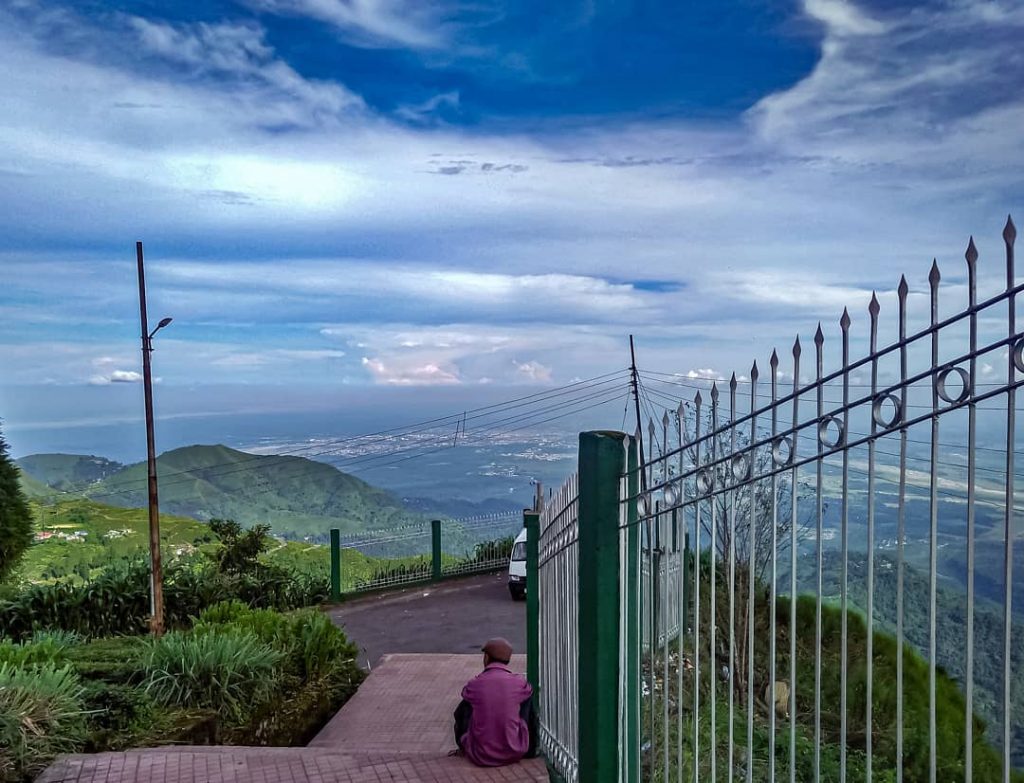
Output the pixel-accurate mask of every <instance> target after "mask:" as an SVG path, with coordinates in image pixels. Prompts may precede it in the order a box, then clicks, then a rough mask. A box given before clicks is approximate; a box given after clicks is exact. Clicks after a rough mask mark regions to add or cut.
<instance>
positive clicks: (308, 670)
mask: <svg viewBox="0 0 1024 783" xmlns="http://www.w3.org/2000/svg"><path fill="white" fill-rule="evenodd" d="M291 634H292V637H293V638H294V640H295V641H294V645H293V648H292V654H293V655H294V656H295V659H297V660H298V661H300V662H301V671H300V675H301V676H302V678H303V679H305V680H319V679H323V678H325V677H327V676H328V675H329V674H330V673H331V672H333V671H335V670H336V669H339V668H354V664H355V659H356V654H357V650H356V646H355V645H354V644H352V643H351V642H350V641H349V640H348V638H347V637H346V636H345V634H344V632H343V631H342V630H341V629H340V628H338V626H336V625H335V624H334V623H332V622H331V618H329V617H328V616H327V615H325V614H323V613H322V612H319V611H317V610H315V609H306V610H303V611H300V612H296V613H295V614H294V615H293V618H292V622H291Z"/></svg>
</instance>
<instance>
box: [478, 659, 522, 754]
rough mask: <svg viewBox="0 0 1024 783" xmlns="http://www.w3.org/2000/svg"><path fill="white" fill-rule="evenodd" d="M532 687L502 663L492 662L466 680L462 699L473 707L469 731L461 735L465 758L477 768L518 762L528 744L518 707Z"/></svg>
mask: <svg viewBox="0 0 1024 783" xmlns="http://www.w3.org/2000/svg"><path fill="white" fill-rule="evenodd" d="M532 693H533V689H532V688H531V687H530V684H529V683H528V682H527V681H526V679H525V678H524V677H523V676H522V675H519V674H515V673H514V672H513V671H512V670H511V669H509V668H508V666H507V665H505V664H503V663H492V664H489V665H488V666H487V668H486V669H484V670H483V671H482V672H480V674H478V675H477V676H476V677H474V678H473V679H472V680H470V681H469V682H468V683H466V687H465V688H463V689H462V698H463V699H465V700H466V701H468V702H469V703H470V704H471V705H472V706H473V716H472V718H471V720H470V722H469V731H468V732H466V734H465V735H464V736H463V738H462V749H463V751H465V753H466V757H467V758H468V759H469V760H470V761H472V762H473V763H474V764H476V765H478V766H481V767H500V766H502V765H503V764H514V763H515V762H517V761H519V760H520V759H521V758H522V757H523V756H524V755H525V754H526V751H527V749H528V748H529V747H530V730H529V728H528V727H527V725H526V721H524V720H523V719H522V718H520V717H519V708H520V706H521V705H522V703H523V702H524V701H526V700H527V699H528V698H530V695H531V694H532Z"/></svg>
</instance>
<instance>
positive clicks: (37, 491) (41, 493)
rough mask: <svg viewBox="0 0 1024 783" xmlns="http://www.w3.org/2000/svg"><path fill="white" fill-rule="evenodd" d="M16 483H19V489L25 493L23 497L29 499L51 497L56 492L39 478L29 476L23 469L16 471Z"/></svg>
mask: <svg viewBox="0 0 1024 783" xmlns="http://www.w3.org/2000/svg"><path fill="white" fill-rule="evenodd" d="M18 483H19V484H21V491H22V492H24V493H25V497H27V498H31V499H41V498H49V497H53V495H54V494H56V492H57V490H55V489H53V488H52V487H48V486H46V484H44V483H43V482H42V481H40V480H39V479H36V478H33V477H32V476H30V475H29V474H28V473H26V472H25V471H24V470H19V472H18Z"/></svg>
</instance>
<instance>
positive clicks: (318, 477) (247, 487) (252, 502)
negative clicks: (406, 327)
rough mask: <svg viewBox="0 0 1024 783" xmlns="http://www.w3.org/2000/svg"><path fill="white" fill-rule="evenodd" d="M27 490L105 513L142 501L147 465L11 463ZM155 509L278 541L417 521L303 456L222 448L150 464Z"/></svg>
mask: <svg viewBox="0 0 1024 783" xmlns="http://www.w3.org/2000/svg"><path fill="white" fill-rule="evenodd" d="M18 465H19V467H20V468H21V469H22V471H23V473H24V474H25V475H26V476H27V479H28V480H27V481H26V484H27V485H29V486H30V487H31V488H32V489H33V493H32V494H34V495H36V496H38V495H39V487H38V484H34V483H33V481H34V482H40V483H42V484H45V485H47V486H49V487H51V488H53V489H54V490H57V491H58V492H59V493H74V494H80V495H82V496H85V497H89V498H94V499H96V500H99V501H101V502H103V503H106V504H109V505H112V506H121V507H124V508H139V507H143V506H145V505H146V504H147V502H148V495H147V484H146V464H145V463H144V462H140V463H136V464H134V465H128V466H124V465H120V464H119V463H116V462H112V461H110V460H105V459H103V458H102V457H95V456H81V455H69V454H35V455H31V456H28V457H23V458H22V459H19V460H18ZM157 471H158V475H159V477H160V510H161V511H162V512H167V513H171V514H178V515H181V516H188V517H192V518H194V519H199V520H204V521H205V520H209V519H212V518H217V517H220V518H230V519H235V520H237V521H238V522H240V523H242V524H244V525H255V524H260V523H267V524H269V525H271V526H272V528H273V530H274V532H275V533H276V534H278V535H283V536H288V537H295V538H304V537H307V536H309V537H312V538H313V539H316V540H323V539H325V538H326V537H327V535H328V531H329V530H330V528H332V527H337V528H340V529H341V530H342V531H344V532H358V531H360V530H366V529H382V528H390V527H395V526H398V525H404V524H409V523H410V522H414V521H418V520H421V519H422V517H421V516H420V515H418V514H416V513H414V512H411V511H409V510H407V509H406V508H405V507H404V506H403V504H402V502H401V500H399V499H398V498H397V497H395V496H394V495H392V494H391V493H389V492H387V491H385V490H382V489H379V488H377V487H373V486H371V485H370V484H367V483H366V482H365V481H362V480H361V479H358V478H356V477H354V476H350V475H349V474H347V473H343V472H341V471H340V470H338V469H337V468H334V467H332V466H330V465H327V464H325V463H323V462H317V461H315V460H310V459H306V458H304V457H293V456H276V455H256V454H249V453H246V452H242V451H237V450H235V449H232V448H229V447H227V446H221V445H217V446H202V445H197V446H186V447H184V448H179V449H174V450H172V451H168V452H165V453H164V454H161V455H160V456H159V457H158V458H157Z"/></svg>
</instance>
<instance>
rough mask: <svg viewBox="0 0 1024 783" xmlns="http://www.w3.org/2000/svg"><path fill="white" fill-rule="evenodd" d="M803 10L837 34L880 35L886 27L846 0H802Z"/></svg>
mask: <svg viewBox="0 0 1024 783" xmlns="http://www.w3.org/2000/svg"><path fill="white" fill-rule="evenodd" d="M804 10H805V11H806V12H807V13H808V14H809V15H810V16H812V17H814V18H815V19H818V20H820V21H822V22H824V23H825V24H826V25H828V28H829V31H830V32H832V33H833V34H837V35H880V34H882V33H884V32H886V30H887V29H888V28H887V27H886V25H884V24H882V23H881V22H879V21H877V20H875V19H872V18H871V17H870V16H868V15H867V14H866V13H864V11H862V10H860V9H859V8H858V7H857V6H856V5H855V4H854V3H852V2H847V0H804Z"/></svg>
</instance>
